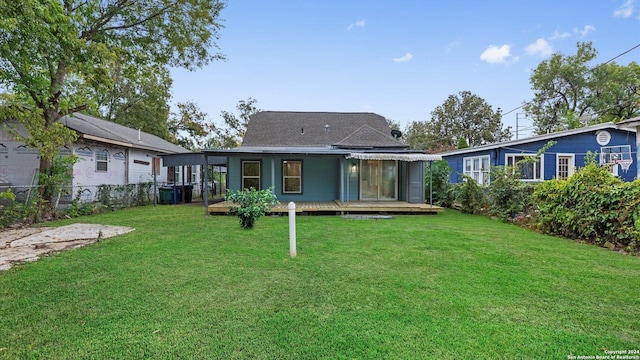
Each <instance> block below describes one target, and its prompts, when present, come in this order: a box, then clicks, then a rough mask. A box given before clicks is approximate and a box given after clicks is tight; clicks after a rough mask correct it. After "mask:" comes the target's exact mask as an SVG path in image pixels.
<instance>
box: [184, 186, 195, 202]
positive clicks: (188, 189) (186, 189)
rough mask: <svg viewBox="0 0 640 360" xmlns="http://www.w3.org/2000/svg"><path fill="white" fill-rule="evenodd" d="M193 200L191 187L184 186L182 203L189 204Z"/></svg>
mask: <svg viewBox="0 0 640 360" xmlns="http://www.w3.org/2000/svg"><path fill="white" fill-rule="evenodd" d="M192 199H193V185H185V186H184V202H185V203H190V202H191V200H192Z"/></svg>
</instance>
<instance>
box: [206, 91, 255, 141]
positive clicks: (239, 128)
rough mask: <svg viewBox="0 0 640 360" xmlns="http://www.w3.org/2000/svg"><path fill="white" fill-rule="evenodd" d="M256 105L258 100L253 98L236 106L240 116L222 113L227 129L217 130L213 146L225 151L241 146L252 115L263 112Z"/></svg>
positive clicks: (239, 102) (241, 101)
mask: <svg viewBox="0 0 640 360" xmlns="http://www.w3.org/2000/svg"><path fill="white" fill-rule="evenodd" d="M256 103H258V100H256V99H253V98H251V97H250V98H248V99H247V100H240V101H238V104H237V105H236V110H238V115H235V114H233V113H231V112H229V111H222V112H221V113H220V116H222V119H223V120H224V123H225V127H219V128H217V129H216V136H217V139H215V140H214V143H213V145H217V146H216V147H220V148H225V149H229V148H234V147H236V146H239V145H240V144H241V143H242V139H243V138H244V133H245V132H246V131H247V125H248V124H249V119H250V117H251V115H253V114H256V113H259V112H260V111H262V109H259V108H257V107H256Z"/></svg>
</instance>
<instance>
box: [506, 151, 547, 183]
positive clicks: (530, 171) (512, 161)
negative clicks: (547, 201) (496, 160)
mask: <svg viewBox="0 0 640 360" xmlns="http://www.w3.org/2000/svg"><path fill="white" fill-rule="evenodd" d="M530 158H535V161H533V162H531V161H527V162H522V161H523V160H526V159H530ZM507 166H511V167H515V166H517V167H518V170H519V171H520V178H521V179H522V180H525V181H538V180H542V170H541V169H542V166H541V160H540V158H539V157H537V155H535V154H532V155H526V154H507Z"/></svg>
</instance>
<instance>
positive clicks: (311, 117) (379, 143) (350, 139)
mask: <svg viewBox="0 0 640 360" xmlns="http://www.w3.org/2000/svg"><path fill="white" fill-rule="evenodd" d="M248 146H251V147H271V146H276V147H285V146H286V147H331V146H336V147H341V148H350V147H354V148H363V147H385V148H406V147H407V146H406V145H405V144H402V143H401V142H399V141H397V140H396V139H395V138H393V137H392V136H391V129H390V128H389V125H388V123H387V121H386V119H385V118H384V117H382V116H380V115H377V114H373V113H336V112H288V111H263V112H259V113H257V114H254V115H252V116H251V119H250V121H249V125H248V126H247V131H246V133H245V136H244V140H243V142H242V147H248Z"/></svg>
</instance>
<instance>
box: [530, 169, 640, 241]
mask: <svg viewBox="0 0 640 360" xmlns="http://www.w3.org/2000/svg"><path fill="white" fill-rule="evenodd" d="M533 199H534V201H535V202H536V203H537V204H538V215H537V217H536V225H537V227H538V228H539V229H540V230H541V231H543V232H545V233H549V234H554V235H560V236H564V237H567V238H572V239H582V240H586V241H588V242H593V243H596V244H599V245H605V244H607V243H609V244H614V246H617V247H624V248H627V249H628V250H637V249H638V245H639V244H640V180H636V181H634V182H632V183H624V182H622V181H621V180H620V179H618V178H616V177H614V176H612V175H611V173H610V172H609V170H608V168H606V167H598V166H597V165H596V164H594V163H590V164H588V165H587V166H585V167H584V168H582V169H580V170H579V171H577V172H576V174H575V175H574V176H572V177H571V178H569V179H568V180H566V181H562V180H551V181H547V182H545V183H543V184H540V185H539V186H538V187H537V188H536V190H535V192H534V196H533Z"/></svg>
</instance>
